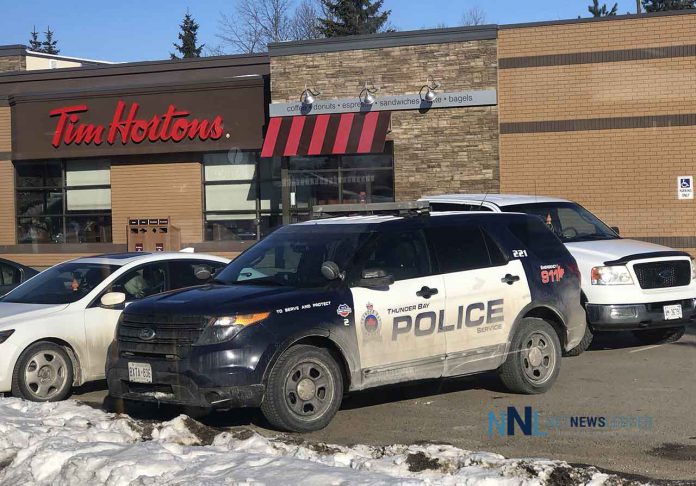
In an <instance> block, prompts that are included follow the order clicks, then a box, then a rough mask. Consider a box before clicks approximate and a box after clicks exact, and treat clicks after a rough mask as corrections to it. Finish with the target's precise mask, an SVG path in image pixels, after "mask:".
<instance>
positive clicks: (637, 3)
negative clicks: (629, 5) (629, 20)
mask: <svg viewBox="0 0 696 486" xmlns="http://www.w3.org/2000/svg"><path fill="white" fill-rule="evenodd" d="M640 14H641V8H640V0H636V15H640Z"/></svg>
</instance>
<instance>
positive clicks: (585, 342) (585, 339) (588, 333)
mask: <svg viewBox="0 0 696 486" xmlns="http://www.w3.org/2000/svg"><path fill="white" fill-rule="evenodd" d="M593 338H594V335H593V334H592V330H591V329H590V326H589V325H587V326H586V327H585V334H584V335H583V336H582V340H581V341H580V342H579V343H578V345H577V346H575V347H574V348H573V349H571V350H570V351H566V352H565V353H563V356H580V355H581V354H582V353H584V352H585V351H587V349H588V348H589V347H590V344H592V339H593Z"/></svg>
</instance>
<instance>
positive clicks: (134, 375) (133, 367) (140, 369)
mask: <svg viewBox="0 0 696 486" xmlns="http://www.w3.org/2000/svg"><path fill="white" fill-rule="evenodd" d="M128 381H132V382H133V383H152V367H151V366H150V365H149V364H148V363H128Z"/></svg>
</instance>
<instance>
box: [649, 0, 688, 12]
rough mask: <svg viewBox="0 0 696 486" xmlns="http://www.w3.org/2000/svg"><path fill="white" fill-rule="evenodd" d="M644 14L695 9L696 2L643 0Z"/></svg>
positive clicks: (685, 0) (686, 0)
mask: <svg viewBox="0 0 696 486" xmlns="http://www.w3.org/2000/svg"><path fill="white" fill-rule="evenodd" d="M643 8H644V9H645V11H646V12H666V11H667V10H686V9H691V8H696V0H643Z"/></svg>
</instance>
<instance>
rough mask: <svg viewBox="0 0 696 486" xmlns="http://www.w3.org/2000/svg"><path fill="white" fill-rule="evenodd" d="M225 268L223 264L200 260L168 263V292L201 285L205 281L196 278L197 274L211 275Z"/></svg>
mask: <svg viewBox="0 0 696 486" xmlns="http://www.w3.org/2000/svg"><path fill="white" fill-rule="evenodd" d="M223 266H225V265H224V264H223V263H217V262H206V261H201V260H180V261H171V262H169V271H170V278H169V282H170V288H169V290H175V289H183V288H186V287H194V286H196V285H202V284H204V283H206V282H205V280H201V279H199V278H198V276H197V275H198V273H199V272H201V271H207V272H209V273H210V275H213V274H214V273H215V271H216V270H218V269H219V268H221V267H223Z"/></svg>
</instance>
